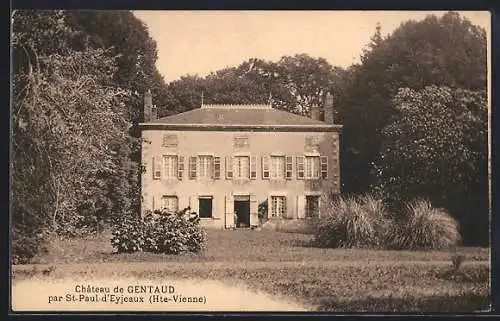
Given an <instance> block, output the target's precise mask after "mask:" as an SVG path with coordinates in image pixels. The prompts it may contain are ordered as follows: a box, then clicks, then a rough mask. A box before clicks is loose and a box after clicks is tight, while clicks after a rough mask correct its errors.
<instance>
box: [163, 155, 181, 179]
mask: <svg viewBox="0 0 500 321" xmlns="http://www.w3.org/2000/svg"><path fill="white" fill-rule="evenodd" d="M163 166H164V169H165V172H164V177H165V178H177V177H178V172H177V156H175V155H167V156H163Z"/></svg>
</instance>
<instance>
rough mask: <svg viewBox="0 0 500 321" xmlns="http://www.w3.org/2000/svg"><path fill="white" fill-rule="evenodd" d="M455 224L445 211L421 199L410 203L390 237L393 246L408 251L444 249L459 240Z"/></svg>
mask: <svg viewBox="0 0 500 321" xmlns="http://www.w3.org/2000/svg"><path fill="white" fill-rule="evenodd" d="M460 239H461V238H460V233H459V231H458V222H457V221H456V220H455V219H454V218H453V217H451V216H450V215H449V214H448V213H447V212H446V211H445V210H444V209H441V208H436V207H433V206H432V204H431V203H430V202H429V201H427V200H423V199H418V200H414V201H412V202H411V203H410V204H409V205H408V206H407V210H406V213H404V216H403V219H401V220H400V221H399V222H398V224H397V228H396V229H395V234H394V238H393V247H395V248H400V249H409V250H425V249H432V250H438V249H447V248H450V247H452V246H454V245H457V244H458V243H459V241H460Z"/></svg>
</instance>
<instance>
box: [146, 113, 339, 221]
mask: <svg viewBox="0 0 500 321" xmlns="http://www.w3.org/2000/svg"><path fill="white" fill-rule="evenodd" d="M259 106H260V105H259ZM218 108H220V109H224V113H227V112H231V113H238V112H239V111H240V110H245V111H246V112H248V110H249V109H251V110H253V111H255V113H261V112H263V111H264V110H265V112H268V113H269V114H266V115H271V114H272V113H274V110H272V108H271V107H268V108H267V109H266V108H260V107H259V108H255V107H253V108H252V107H251V106H232V107H228V106H220V107H217V106H213V105H211V106H210V107H205V109H210V110H211V111H213V112H217V110H218ZM203 109H204V106H202V107H201V108H199V109H198V111H199V110H203ZM227 109H231V110H230V111H228V110H227ZM204 111H205V112H206V110H204ZM196 112H197V110H195V111H190V112H187V113H191V116H190V115H186V117H185V118H184V119H183V121H182V122H180V121H178V120H175V119H174V120H175V121H171V120H172V117H173V116H170V117H164V118H163V119H158V120H155V119H152V120H150V121H149V122H145V123H142V124H141V127H142V138H143V145H142V165H143V174H142V179H141V184H142V186H141V188H142V211H143V213H145V212H146V211H147V210H153V209H160V208H162V207H167V208H171V209H183V208H185V207H188V206H189V207H190V208H191V210H192V211H195V212H197V213H199V214H200V217H201V224H202V225H203V226H206V227H214V228H233V227H250V226H258V225H260V224H261V223H262V221H263V220H265V219H280V220H294V219H305V218H307V217H309V216H314V215H320V213H319V212H318V211H317V208H319V203H318V202H319V196H320V195H321V194H322V193H323V192H334V193H339V192H340V176H339V133H340V126H339V125H333V124H327V123H325V122H321V121H317V122H316V123H314V124H310V123H309V122H307V121H305V120H308V121H310V119H309V118H306V117H300V116H295V115H293V117H295V118H293V121H292V120H290V121H289V123H288V124H283V123H281V124H279V125H265V126H263V125H262V124H261V123H258V122H255V121H254V120H252V119H248V118H251V117H248V115H245V119H241V120H238V119H235V122H236V121H237V123H231V124H217V123H210V122H209V123H199V121H198V123H192V119H199V116H194V115H195V113H196ZM276 112H277V111H276ZM187 113H185V114H187ZM282 113H283V112H282ZM221 114H223V113H221ZM231 115H232V116H233V114H231ZM250 115H252V112H250ZM174 116H175V115H174ZM275 116H279V115H275ZM259 117H261V116H258V115H257V116H256V119H258V118H259ZM272 117H273V116H269V117H268V118H267V119H269V118H272ZM281 118H282V117H281ZM302 118H303V119H304V122H305V123H306V125H304V124H301V121H302ZM190 119H191V120H190ZM214 119H217V117H215V118H214ZM266 201H267V207H268V211H267V217H264V218H262V217H259V215H258V206H259V204H265V202H266Z"/></svg>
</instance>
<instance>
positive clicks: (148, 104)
mask: <svg viewBox="0 0 500 321" xmlns="http://www.w3.org/2000/svg"><path fill="white" fill-rule="evenodd" d="M152 113H153V97H152V95H151V90H149V89H148V91H147V92H146V93H145V94H144V121H145V122H148V121H151V120H152V119H151V118H152V117H151V116H152Z"/></svg>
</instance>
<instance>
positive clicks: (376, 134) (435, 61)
mask: <svg viewBox="0 0 500 321" xmlns="http://www.w3.org/2000/svg"><path fill="white" fill-rule="evenodd" d="M361 60H362V63H361V64H358V65H355V66H353V67H352V68H351V72H352V73H351V75H350V78H348V79H349V81H348V82H347V86H346V88H345V90H344V92H343V94H342V97H341V98H340V100H339V104H338V109H339V114H340V119H341V123H342V124H343V126H344V127H343V131H342V136H341V148H342V150H341V154H340V156H341V164H342V167H341V177H342V182H343V192H347V193H363V192H366V191H367V190H368V189H369V188H370V186H372V185H373V184H374V183H375V181H376V176H374V175H373V174H372V173H373V172H372V169H373V165H374V160H375V158H376V156H377V154H378V152H379V150H380V146H381V143H382V139H383V137H382V136H381V132H382V128H384V126H386V125H387V124H388V122H389V121H390V119H391V117H392V116H393V115H394V114H395V113H396V110H395V109H394V108H393V106H392V104H391V99H392V97H393V96H394V95H395V94H396V93H397V91H398V89H399V88H404V87H407V88H411V89H416V90H420V89H423V88H424V87H425V86H428V85H433V84H435V85H438V86H449V87H451V88H464V89H470V90H484V89H485V88H486V71H487V69H486V66H487V65H486V32H485V31H484V30H483V29H481V28H479V27H477V26H474V25H472V24H471V23H470V21H468V20H467V19H465V18H461V17H460V16H459V15H458V14H457V13H454V12H449V13H447V14H445V15H443V16H442V17H441V18H437V17H436V16H433V15H429V16H428V17H427V18H426V19H424V20H422V21H411V20H410V21H407V22H405V23H403V24H401V26H400V27H399V28H397V29H396V30H395V31H394V32H393V33H392V34H391V35H388V36H386V37H381V30H380V28H378V29H377V31H376V33H375V35H374V36H373V37H372V40H371V44H370V45H369V46H368V48H367V49H366V50H365V51H364V54H363V56H362V59H361Z"/></svg>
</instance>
